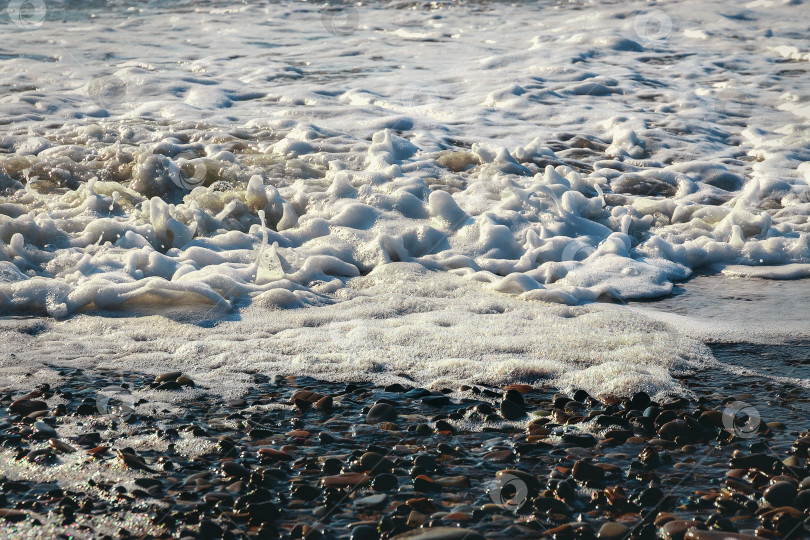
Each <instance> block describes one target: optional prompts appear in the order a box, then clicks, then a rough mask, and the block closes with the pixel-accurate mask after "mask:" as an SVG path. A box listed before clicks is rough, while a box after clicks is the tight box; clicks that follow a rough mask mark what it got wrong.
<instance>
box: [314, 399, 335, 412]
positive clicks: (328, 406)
mask: <svg viewBox="0 0 810 540" xmlns="http://www.w3.org/2000/svg"><path fill="white" fill-rule="evenodd" d="M333 406H334V402H333V400H332V396H324V397H322V398H321V399H319V400H318V401H316V402H315V408H316V409H318V410H319V411H331V410H332V407H333Z"/></svg>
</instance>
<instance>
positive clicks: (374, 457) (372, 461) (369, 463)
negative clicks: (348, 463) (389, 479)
mask: <svg viewBox="0 0 810 540" xmlns="http://www.w3.org/2000/svg"><path fill="white" fill-rule="evenodd" d="M360 464H361V465H362V466H363V468H365V469H366V470H367V471H372V472H379V473H383V472H391V469H393V468H394V462H393V461H391V460H390V459H388V458H387V457H384V456H382V455H380V454H378V453H377V452H366V453H365V454H363V455H362V456H360Z"/></svg>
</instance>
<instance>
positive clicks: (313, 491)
mask: <svg viewBox="0 0 810 540" xmlns="http://www.w3.org/2000/svg"><path fill="white" fill-rule="evenodd" d="M320 494H321V490H320V489H318V488H316V487H315V486H311V485H309V484H303V483H301V484H294V487H293V488H292V491H291V495H292V497H293V499H301V500H304V501H314V500H315V499H317V498H318V496H319V495H320Z"/></svg>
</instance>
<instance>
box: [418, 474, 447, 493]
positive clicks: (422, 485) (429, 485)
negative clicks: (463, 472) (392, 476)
mask: <svg viewBox="0 0 810 540" xmlns="http://www.w3.org/2000/svg"><path fill="white" fill-rule="evenodd" d="M413 488H414V489H415V490H416V491H421V492H423V493H424V492H429V491H441V490H442V487H441V486H440V485H439V484H437V483H436V482H434V481H433V480H432V479H430V478H429V477H427V476H425V475H424V474H420V475H419V476H417V477H416V478H414V479H413Z"/></svg>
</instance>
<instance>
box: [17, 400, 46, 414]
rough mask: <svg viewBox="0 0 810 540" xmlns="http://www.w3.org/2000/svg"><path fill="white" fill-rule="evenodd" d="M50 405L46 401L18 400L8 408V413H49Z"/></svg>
mask: <svg viewBox="0 0 810 540" xmlns="http://www.w3.org/2000/svg"><path fill="white" fill-rule="evenodd" d="M47 410H48V404H47V403H45V402H44V401H38V400H34V399H18V400H17V401H14V402H13V403H12V404H11V405H9V407H8V412H10V413H12V414H22V415H29V414H31V413H33V412H36V411H47Z"/></svg>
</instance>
